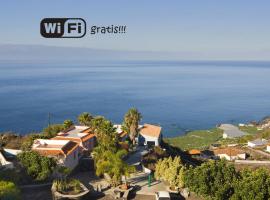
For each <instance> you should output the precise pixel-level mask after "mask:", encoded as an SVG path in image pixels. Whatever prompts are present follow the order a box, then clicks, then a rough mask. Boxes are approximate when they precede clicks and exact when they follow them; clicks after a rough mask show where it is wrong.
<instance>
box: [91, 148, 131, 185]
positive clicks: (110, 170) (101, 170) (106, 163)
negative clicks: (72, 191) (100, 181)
mask: <svg viewBox="0 0 270 200" xmlns="http://www.w3.org/2000/svg"><path fill="white" fill-rule="evenodd" d="M100 153H101V154H102V156H101V155H100ZM96 155H98V154H96ZM125 155H127V152H126V151H125V150H118V151H117V152H116V153H114V152H112V151H105V152H99V157H98V158H97V162H96V174H97V175H98V176H100V175H103V174H105V173H106V174H108V175H109V176H110V178H111V184H112V185H113V186H117V185H119V184H120V183H121V178H122V176H125V177H126V176H129V175H130V173H132V172H135V168H134V166H129V165H128V164H127V163H125V162H124V161H123V160H122V159H123V157H124V156H125ZM100 156H101V157H100Z"/></svg>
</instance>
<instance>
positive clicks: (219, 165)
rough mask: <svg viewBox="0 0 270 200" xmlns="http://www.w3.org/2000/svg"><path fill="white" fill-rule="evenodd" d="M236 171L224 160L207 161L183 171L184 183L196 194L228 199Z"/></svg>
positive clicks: (236, 175)
mask: <svg viewBox="0 0 270 200" xmlns="http://www.w3.org/2000/svg"><path fill="white" fill-rule="evenodd" d="M237 178H238V173H237V172H236V171H235V168H234V166H233V165H231V164H227V163H226V161H225V160H221V161H209V162H206V163H203V164H202V165H200V166H198V167H195V168H193V167H191V168H190V169H188V170H186V171H185V172H184V183H185V185H186V186H187V187H189V189H190V190H191V191H193V192H195V193H196V194H198V195H201V196H203V197H205V198H210V199H220V200H221V199H222V200H223V199H224V200H225V199H229V198H230V197H231V196H232V194H233V191H234V188H233V183H234V181H235V180H237Z"/></svg>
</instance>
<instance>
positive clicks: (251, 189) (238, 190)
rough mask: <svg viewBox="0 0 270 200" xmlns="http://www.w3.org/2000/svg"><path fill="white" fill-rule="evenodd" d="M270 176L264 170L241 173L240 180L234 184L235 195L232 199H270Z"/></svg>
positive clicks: (248, 170)
mask: <svg viewBox="0 0 270 200" xmlns="http://www.w3.org/2000/svg"><path fill="white" fill-rule="evenodd" d="M269 198H270V176H269V172H268V171H267V170H266V169H264V168H259V169H257V170H254V171H252V170H250V169H245V170H243V171H242V172H241V173H240V178H239V179H238V180H237V181H235V183H234V194H233V196H232V198H231V199H233V200H238V199H239V200H241V199H254V200H260V199H269Z"/></svg>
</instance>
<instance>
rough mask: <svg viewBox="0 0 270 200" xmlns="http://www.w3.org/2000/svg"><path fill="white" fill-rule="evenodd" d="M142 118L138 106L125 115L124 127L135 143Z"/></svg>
mask: <svg viewBox="0 0 270 200" xmlns="http://www.w3.org/2000/svg"><path fill="white" fill-rule="evenodd" d="M141 119H142V115H141V113H140V112H139V111H138V110H137V109H136V108H130V109H129V110H128V112H127V113H126V114H125V117H124V122H123V129H124V130H125V131H127V133H128V134H129V138H130V140H131V141H132V143H133V144H135V137H136V136H137V135H138V126H139V122H140V121H141Z"/></svg>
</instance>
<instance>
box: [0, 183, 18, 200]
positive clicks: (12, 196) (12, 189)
mask: <svg viewBox="0 0 270 200" xmlns="http://www.w3.org/2000/svg"><path fill="white" fill-rule="evenodd" d="M0 199H1V200H19V199H21V198H20V191H19V189H18V188H17V187H16V185H15V184H14V183H12V182H9V181H0Z"/></svg>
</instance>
